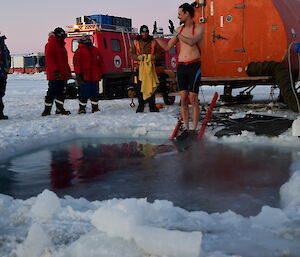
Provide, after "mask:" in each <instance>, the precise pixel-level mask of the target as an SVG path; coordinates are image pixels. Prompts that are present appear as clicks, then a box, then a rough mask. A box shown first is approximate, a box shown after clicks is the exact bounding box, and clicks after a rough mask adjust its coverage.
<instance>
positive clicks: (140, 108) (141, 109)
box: [136, 105, 145, 113]
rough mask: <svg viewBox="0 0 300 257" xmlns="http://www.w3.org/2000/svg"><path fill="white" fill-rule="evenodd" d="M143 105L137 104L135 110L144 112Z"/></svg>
mask: <svg viewBox="0 0 300 257" xmlns="http://www.w3.org/2000/svg"><path fill="white" fill-rule="evenodd" d="M144 108H145V107H144V105H139V106H138V108H137V109H136V112H137V113H138V112H144Z"/></svg>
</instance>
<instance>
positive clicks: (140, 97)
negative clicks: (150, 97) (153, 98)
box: [136, 92, 145, 113]
mask: <svg viewBox="0 0 300 257" xmlns="http://www.w3.org/2000/svg"><path fill="white" fill-rule="evenodd" d="M138 100H139V105H138V108H137V109H136V112H137V113H138V112H144V108H145V101H144V99H143V94H142V93H141V92H139V94H138Z"/></svg>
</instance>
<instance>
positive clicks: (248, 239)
mask: <svg viewBox="0 0 300 257" xmlns="http://www.w3.org/2000/svg"><path fill="white" fill-rule="evenodd" d="M46 90H47V81H46V78H45V75H44V74H35V75H24V74H13V75H9V79H8V85H7V91H6V96H5V98H4V103H5V114H7V115H8V116H9V120H6V121H0V160H4V159H6V158H8V157H11V156H15V155H18V154H22V153H26V152H28V151H32V150H35V149H38V148H41V147H43V146H45V145H49V144H55V143H58V142H62V141H65V140H70V139H77V138H84V137H92V138H94V137H116V138H124V139H128V138H136V139H143V140H147V139H150V138H152V139H153V138H159V139H161V140H164V139H167V138H168V137H169V136H170V134H171V132H172V129H173V128H174V125H175V123H176V121H177V115H178V113H179V107H178V104H175V105H173V106H165V108H164V109H162V110H161V112H159V113H149V111H148V108H146V112H145V113H139V114H136V113H135V109H132V108H130V107H129V103H130V101H129V99H121V100H110V101H108V100H106V101H101V102H100V109H101V111H100V112H99V113H94V114H92V113H88V114H86V115H78V114H77V110H78V102H77V101H75V100H67V101H66V103H65V107H66V109H69V110H70V111H71V112H72V114H71V115H70V116H57V115H51V116H49V117H41V112H42V110H43V103H44V95H45V92H46ZM215 91H218V92H222V87H203V94H202V93H200V95H199V97H200V100H201V102H209V101H210V99H211V98H212V95H213V93H214V92H215ZM253 92H254V94H255V98H254V99H256V100H257V99H268V98H269V88H266V87H258V88H257V89H255V90H254V91H253ZM159 101H162V100H161V99H158V102H159ZM177 103H178V99H177ZM89 111H90V110H88V112H89ZM216 111H219V112H224V111H226V112H230V111H231V109H230V108H228V107H227V108H226V107H222V108H219V109H216ZM247 112H248V113H249V112H252V113H263V114H268V115H275V116H281V117H288V118H292V119H295V118H296V117H297V115H296V114H295V113H292V112H291V111H287V110H284V111H282V110H281V111H279V110H278V109H274V110H273V109H272V105H269V106H268V108H265V109H264V110H259V111H258V110H256V109H253V110H248V111H240V112H238V113H236V114H234V116H233V117H235V118H238V117H243V116H244V115H245V114H246V113H247ZM205 140H211V141H216V142H220V143H224V144H239V145H240V144H245V145H247V144H262V145H276V146H278V147H287V148H291V149H295V150H294V153H295V154H294V156H293V163H292V165H291V167H290V175H291V176H290V179H289V181H287V183H285V184H284V185H282V187H281V190H280V197H281V208H272V207H269V206H264V207H263V208H262V210H261V212H260V213H259V214H258V215H257V216H253V217H243V216H241V215H238V214H236V213H234V212H232V211H230V210H228V211H227V212H224V213H213V214H208V213H206V212H203V211H193V212H189V211H186V210H184V209H182V208H179V207H176V206H174V205H173V204H172V202H170V201H166V200H162V199H157V200H156V201H154V202H153V203H150V202H148V201H147V199H107V200H106V201H92V202H91V201H88V200H86V199H84V198H80V199H74V198H72V197H70V196H65V197H64V198H61V199H59V198H58V197H57V196H56V194H55V193H53V192H51V191H49V190H44V191H43V192H42V193H41V194H39V195H37V196H36V197H32V198H29V199H27V200H19V199H13V198H12V197H10V196H7V195H3V194H2V195H0V256H1V257H3V256H10V257H13V256H19V257H41V256H43V257H46V256H47V257H50V256H51V257H71V256H75V257H76V256H78V257H79V256H80V257H83V256H84V257H92V256H93V257H94V256H101V257H102V256H107V257H108V256H116V257H117V256H118V257H119V256H122V257H124V256H128V257H135V256H137V257H141V256H147V257H160V256H170V257H173V256H174V257H175V256H176V257H177V256H182V257H183V256H185V257H189V256H191V257H193V256H195V257H200V256H201V257H226V256H227V257H228V256H244V257H248V256H249V257H252V256H253V257H254V256H257V257H268V256H278V257H279V256H282V257H283V256H300V151H299V140H298V138H297V137H296V138H295V137H293V136H292V129H289V130H288V131H286V132H285V133H283V134H282V135H280V136H278V137H275V138H268V137H258V136H255V135H254V134H253V133H250V132H247V131H244V132H243V133H242V135H240V136H230V137H223V138H222V139H217V138H215V137H214V136H213V134H212V133H210V131H208V133H206V136H205Z"/></svg>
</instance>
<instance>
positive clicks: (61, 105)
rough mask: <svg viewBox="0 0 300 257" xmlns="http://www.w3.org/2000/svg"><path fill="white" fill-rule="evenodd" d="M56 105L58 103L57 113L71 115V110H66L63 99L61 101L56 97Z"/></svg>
mask: <svg viewBox="0 0 300 257" xmlns="http://www.w3.org/2000/svg"><path fill="white" fill-rule="evenodd" d="M55 105H56V111H55V114H61V115H70V114H71V112H70V111H67V110H65V108H64V102H63V101H59V100H57V99H55Z"/></svg>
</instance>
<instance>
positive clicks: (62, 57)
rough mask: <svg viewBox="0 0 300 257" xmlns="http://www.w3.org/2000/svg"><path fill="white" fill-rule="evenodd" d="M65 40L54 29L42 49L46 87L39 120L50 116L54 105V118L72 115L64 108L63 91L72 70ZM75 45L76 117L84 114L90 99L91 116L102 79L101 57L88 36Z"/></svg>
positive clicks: (59, 31) (60, 30)
mask: <svg viewBox="0 0 300 257" xmlns="http://www.w3.org/2000/svg"><path fill="white" fill-rule="evenodd" d="M66 37H67V34H66V32H65V31H64V30H63V29H62V28H56V29H55V30H54V31H53V32H51V33H50V34H49V39H48V43H47V44H46V46H45V57H46V74H47V79H48V80H49V84H48V90H47V94H46V96H45V109H44V111H43V113H42V116H47V115H50V114H51V109H52V105H53V103H54V102H55V105H56V112H55V113H56V114H62V115H69V114H71V112H70V111H68V110H65V108H64V87H65V85H66V83H67V81H68V79H70V77H71V69H70V66H69V64H68V55H67V50H66V48H65V42H64V40H65V38H66ZM78 44H79V45H78V48H77V50H76V51H75V54H74V58H73V63H74V69H75V73H76V80H77V83H78V84H79V110H78V113H79V114H84V113H86V105H87V101H88V99H90V101H91V104H92V112H93V113H94V112H98V111H99V107H98V100H99V93H98V91H99V81H100V80H101V78H102V59H101V54H100V51H99V49H98V48H96V47H95V46H94V45H93V43H92V41H91V39H90V37H89V36H88V35H83V36H82V37H81V38H80V39H79V40H78Z"/></svg>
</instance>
